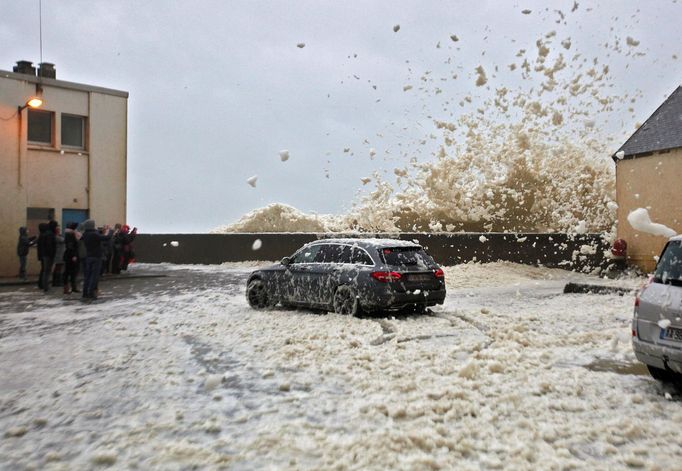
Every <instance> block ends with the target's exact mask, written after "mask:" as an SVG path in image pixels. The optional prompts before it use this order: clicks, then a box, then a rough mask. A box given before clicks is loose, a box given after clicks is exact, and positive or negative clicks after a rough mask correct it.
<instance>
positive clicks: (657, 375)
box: [646, 365, 682, 383]
mask: <svg viewBox="0 0 682 471" xmlns="http://www.w3.org/2000/svg"><path fill="white" fill-rule="evenodd" d="M646 367H647V369H648V370H649V374H650V375H651V376H653V378H654V379H657V380H659V381H663V382H664V383H679V382H680V381H682V375H679V374H677V373H674V372H672V371H668V370H664V369H663V368H657V367H655V366H651V365H646Z"/></svg>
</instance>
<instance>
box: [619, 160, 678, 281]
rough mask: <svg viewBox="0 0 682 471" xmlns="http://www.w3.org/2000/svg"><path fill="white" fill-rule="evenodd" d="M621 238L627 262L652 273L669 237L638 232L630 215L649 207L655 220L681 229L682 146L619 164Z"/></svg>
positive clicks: (676, 229)
mask: <svg viewBox="0 0 682 471" xmlns="http://www.w3.org/2000/svg"><path fill="white" fill-rule="evenodd" d="M616 201H617V202H618V229H617V233H618V238H620V239H625V241H626V242H627V243H628V263H630V264H633V265H637V266H638V267H640V268H641V269H642V270H644V271H646V272H650V271H652V270H653V269H654V266H655V265H656V262H655V260H654V257H655V256H658V255H659V254H660V253H661V250H662V249H663V246H664V245H665V243H666V241H667V239H666V238H665V237H661V236H654V235H649V234H646V233H643V232H639V231H635V230H634V229H633V228H632V227H631V226H630V224H629V223H628V221H627V216H628V214H629V213H630V212H631V211H633V210H635V209H637V208H646V209H648V211H649V216H651V220H652V221H653V222H658V223H661V224H665V225H666V226H668V227H670V228H671V229H673V230H675V231H676V232H678V233H680V232H682V205H681V204H680V201H682V149H676V150H673V151H670V152H668V153H662V154H660V153H658V154H654V155H650V156H647V157H639V158H635V159H625V160H621V161H618V162H617V163H616Z"/></svg>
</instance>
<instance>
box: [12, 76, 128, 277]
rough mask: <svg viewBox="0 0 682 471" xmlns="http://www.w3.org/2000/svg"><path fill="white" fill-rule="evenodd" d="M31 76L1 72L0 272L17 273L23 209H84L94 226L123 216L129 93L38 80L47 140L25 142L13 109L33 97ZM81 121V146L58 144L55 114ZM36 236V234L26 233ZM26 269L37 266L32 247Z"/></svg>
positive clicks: (23, 117)
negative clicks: (49, 118)
mask: <svg viewBox="0 0 682 471" xmlns="http://www.w3.org/2000/svg"><path fill="white" fill-rule="evenodd" d="M37 81H38V79H37V78H36V77H33V76H29V75H22V74H16V73H12V72H5V71H0V118H2V119H0V198H1V201H2V204H0V223H1V224H0V276H16V275H17V272H18V258H17V256H16V243H17V238H18V229H19V227H20V226H25V225H26V223H27V219H26V217H27V208H31V207H33V208H53V209H54V216H55V219H56V220H57V221H58V222H59V223H60V224H61V225H63V224H65V223H67V222H69V221H62V220H61V217H62V210H63V209H79V210H88V211H89V215H90V217H91V218H93V219H95V221H96V222H97V223H98V224H106V223H109V224H114V223H116V222H124V221H125V217H126V166H127V113H128V110H127V108H128V100H127V98H128V94H127V92H121V91H117V90H108V89H104V88H100V87H92V86H88V85H81V84H74V83H71V82H65V81H61V80H54V79H46V78H44V79H42V90H43V92H42V95H43V99H44V105H43V106H42V107H41V109H43V110H46V111H52V112H54V113H55V114H54V121H53V143H52V145H34V144H28V143H27V111H26V110H23V111H22V112H21V113H17V107H18V106H20V105H23V104H24V103H25V102H26V100H27V99H28V98H29V97H31V96H33V95H35V92H36V82H37ZM62 113H65V114H72V115H78V116H83V117H85V118H86V126H85V149H69V148H68V147H63V146H62V144H61V114H62ZM30 235H37V234H30ZM28 260H29V267H28V268H29V273H36V272H37V271H38V270H39V264H38V262H37V256H36V252H35V249H32V250H31V252H30V254H29V257H28Z"/></svg>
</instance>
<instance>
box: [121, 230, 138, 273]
mask: <svg viewBox="0 0 682 471" xmlns="http://www.w3.org/2000/svg"><path fill="white" fill-rule="evenodd" d="M121 234H122V242H123V244H122V245H123V254H122V257H121V259H122V260H121V270H124V271H125V270H128V264H129V263H130V262H131V260H133V259H134V258H135V251H134V250H133V241H134V240H135V236H136V235H137V227H134V228H133V230H132V231H130V226H128V225H127V224H126V225H124V226H123V227H122V228H121Z"/></svg>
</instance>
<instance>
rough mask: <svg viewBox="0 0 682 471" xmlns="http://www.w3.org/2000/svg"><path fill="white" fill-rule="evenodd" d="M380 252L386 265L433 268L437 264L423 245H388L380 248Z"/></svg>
mask: <svg viewBox="0 0 682 471" xmlns="http://www.w3.org/2000/svg"><path fill="white" fill-rule="evenodd" d="M379 254H380V255H381V257H382V258H383V260H384V262H385V263H386V265H391V266H395V267H409V266H417V267H423V268H431V267H433V266H434V265H435V264H436V263H435V262H434V261H433V259H432V258H431V257H430V256H429V254H427V253H426V252H424V249H422V248H421V247H387V248H383V249H379Z"/></svg>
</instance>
